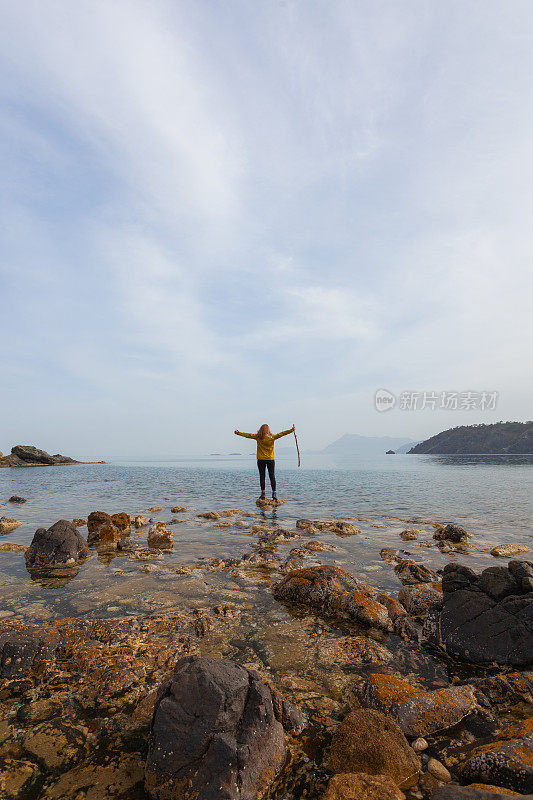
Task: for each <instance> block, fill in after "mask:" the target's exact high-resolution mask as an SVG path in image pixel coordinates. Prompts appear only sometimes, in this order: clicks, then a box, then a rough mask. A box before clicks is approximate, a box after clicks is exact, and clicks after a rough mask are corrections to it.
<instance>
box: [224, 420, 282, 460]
mask: <svg viewBox="0 0 533 800" xmlns="http://www.w3.org/2000/svg"><path fill="white" fill-rule="evenodd" d="M289 433H292V428H290V429H289V430H288V431H281V433H271V434H270V436H265V438H264V439H259V438H258V437H257V433H242V432H241V431H238V432H237V436H244V438H245V439H255V440H256V442H257V460H258V461H263V460H264V461H272V460H273V459H274V442H275V441H276V439H280V438H281V437H282V436H287V434H289Z"/></svg>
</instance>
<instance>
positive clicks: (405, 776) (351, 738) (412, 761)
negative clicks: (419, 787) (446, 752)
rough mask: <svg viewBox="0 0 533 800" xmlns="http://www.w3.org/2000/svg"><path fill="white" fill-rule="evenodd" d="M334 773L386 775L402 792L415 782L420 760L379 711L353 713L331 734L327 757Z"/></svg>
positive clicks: (394, 724) (397, 728) (392, 722)
mask: <svg viewBox="0 0 533 800" xmlns="http://www.w3.org/2000/svg"><path fill="white" fill-rule="evenodd" d="M328 766H329V769H330V770H331V771H332V772H333V773H337V774H338V773H347V772H350V773H353V772H364V773H366V774H368V775H385V776H386V777H389V778H391V779H392V780H393V781H394V782H395V783H396V785H397V786H399V787H400V788H401V789H406V788H409V787H411V786H414V785H415V784H416V783H417V781H418V775H419V771H420V760H419V758H418V756H417V755H416V753H415V752H414V750H413V749H412V748H411V747H409V744H408V742H407V739H406V738H405V736H404V735H403V733H402V731H401V730H400V728H399V727H398V725H397V724H396V723H395V722H394V721H393V720H391V719H389V718H388V717H386V716H385V715H384V714H381V713H380V712H379V711H373V710H368V709H367V710H364V711H352V712H350V714H348V716H347V717H345V718H344V719H343V721H342V722H341V723H340V725H339V726H338V727H337V728H336V730H335V732H334V733H333V737H332V740H331V749H330V755H329V764H328Z"/></svg>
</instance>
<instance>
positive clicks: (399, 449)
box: [396, 441, 420, 453]
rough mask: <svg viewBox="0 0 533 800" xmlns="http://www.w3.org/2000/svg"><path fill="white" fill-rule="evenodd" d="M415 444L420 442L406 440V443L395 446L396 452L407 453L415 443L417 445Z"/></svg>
mask: <svg viewBox="0 0 533 800" xmlns="http://www.w3.org/2000/svg"><path fill="white" fill-rule="evenodd" d="M417 444H420V441H418V442H408V443H407V444H402V446H401V447H397V448H396V452H397V453H408V452H409V450H410V449H411V448H412V447H415V445H417Z"/></svg>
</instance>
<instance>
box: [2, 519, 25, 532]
mask: <svg viewBox="0 0 533 800" xmlns="http://www.w3.org/2000/svg"><path fill="white" fill-rule="evenodd" d="M21 525H22V522H19V521H18V520H16V519H13V518H12V517H0V534H4V533H11V531H14V530H16V529H17V528H20V526H21Z"/></svg>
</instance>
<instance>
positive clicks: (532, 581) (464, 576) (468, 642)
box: [423, 561, 533, 667]
mask: <svg viewBox="0 0 533 800" xmlns="http://www.w3.org/2000/svg"><path fill="white" fill-rule="evenodd" d="M442 590H443V602H442V604H441V605H435V606H432V608H431V609H430V612H429V613H428V617H427V619H426V622H425V624H424V629H423V637H424V638H425V640H426V641H427V642H428V643H430V644H432V645H434V646H437V647H439V648H443V649H444V650H446V652H447V653H448V654H449V655H451V656H454V657H456V658H461V659H464V660H465V661H470V662H472V663H479V664H483V663H489V662H494V661H495V662H497V663H498V664H506V665H511V666H515V667H527V666H528V665H529V664H532V663H533V564H532V563H531V562H528V561H510V562H509V564H508V566H507V567H489V568H488V569H485V570H483V572H482V573H481V574H479V575H477V574H476V573H475V572H474V571H473V570H471V569H469V568H468V567H464V566H461V565H459V564H448V565H447V566H446V567H445V568H444V574H443V578H442Z"/></svg>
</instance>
